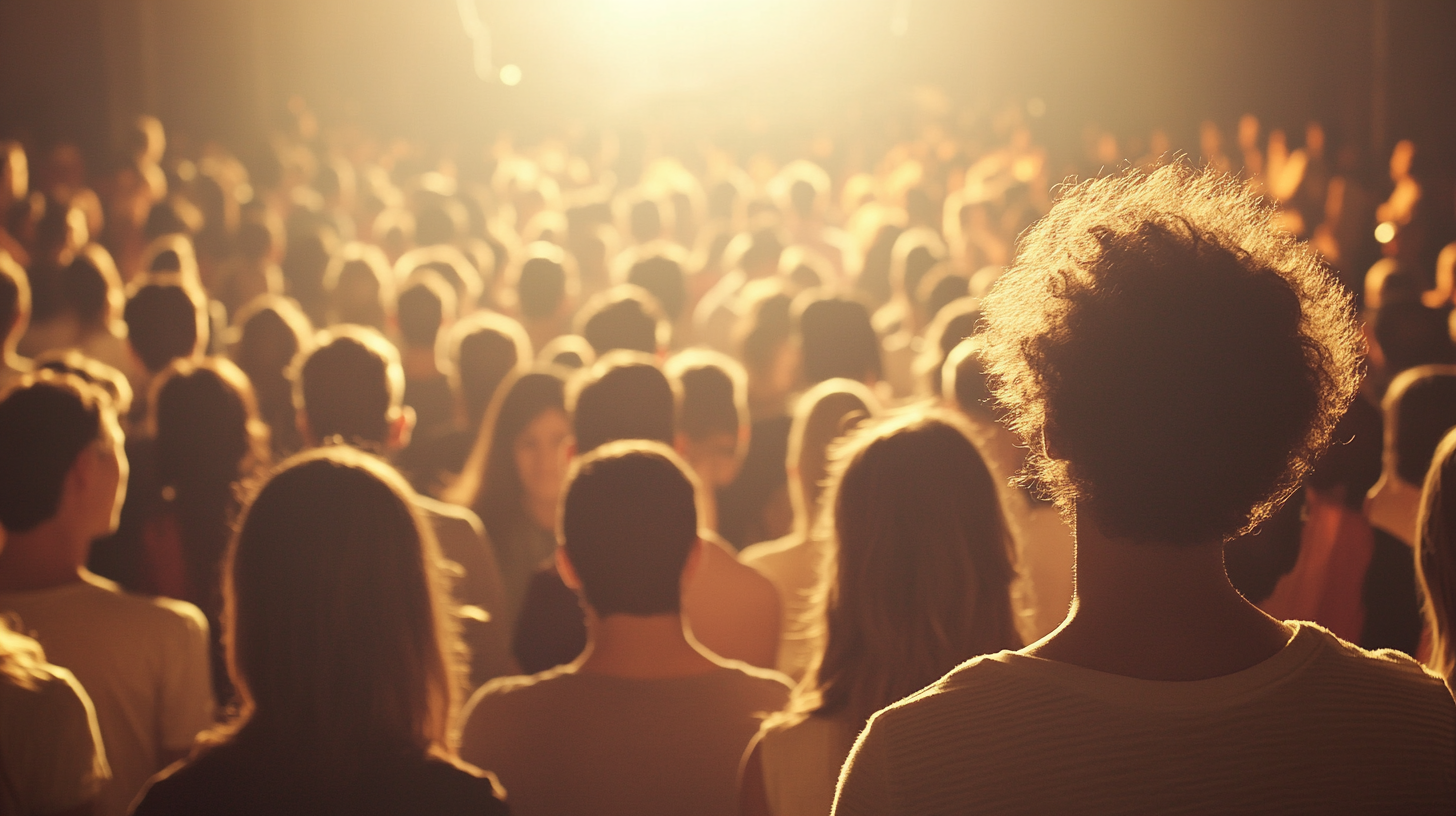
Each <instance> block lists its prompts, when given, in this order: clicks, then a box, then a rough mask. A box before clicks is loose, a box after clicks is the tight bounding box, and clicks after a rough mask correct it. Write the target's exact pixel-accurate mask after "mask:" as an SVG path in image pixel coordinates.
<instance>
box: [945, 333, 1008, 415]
mask: <svg viewBox="0 0 1456 816" xmlns="http://www.w3.org/2000/svg"><path fill="white" fill-rule="evenodd" d="M981 346H982V342H981V340H980V338H978V337H969V338H967V339H965V340H962V341H961V342H960V343H959V344H957V345H956V347H955V348H953V349H951V350H950V354H948V355H946V358H945V365H944V367H943V368H942V369H941V373H940V379H941V393H942V395H943V396H944V397H945V398H946V401H947V402H949V403H950V404H951V405H953V406H955V408H956V410H958V411H960V412H961V413H963V414H965V415H966V416H969V417H973V418H975V419H978V420H989V419H993V418H994V417H995V415H996V408H995V406H996V398H995V397H994V396H993V395H992V394H991V381H990V378H989V377H988V376H987V373H986V363H985V361H984V360H982V359H981Z"/></svg>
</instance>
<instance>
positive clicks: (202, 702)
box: [0, 574, 216, 816]
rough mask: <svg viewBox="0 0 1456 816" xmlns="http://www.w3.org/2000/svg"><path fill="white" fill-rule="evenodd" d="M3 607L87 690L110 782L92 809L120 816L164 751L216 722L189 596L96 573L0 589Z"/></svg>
mask: <svg viewBox="0 0 1456 816" xmlns="http://www.w3.org/2000/svg"><path fill="white" fill-rule="evenodd" d="M0 612H8V613H11V614H13V615H15V616H16V617H17V618H18V619H19V621H20V623H19V625H18V626H17V630H18V631H21V632H23V633H25V634H28V635H31V636H32V637H34V638H35V639H36V640H38V641H40V645H41V647H42V648H44V649H45V653H46V659H47V660H49V661H51V662H52V663H55V664H56V665H58V666H63V667H65V668H67V669H70V671H71V673H72V674H74V675H75V676H76V679H77V680H79V681H81V685H82V686H83V687H84V688H85V689H86V693H87V694H89V695H90V696H91V701H92V703H94V704H95V706H96V720H97V722H98V723H99V724H100V726H101V738H102V741H103V743H104V745H105V750H106V758H107V760H108V761H109V762H110V764H111V772H112V779H111V782H110V783H109V784H107V785H106V786H105V787H104V789H103V790H102V794H101V797H100V799H99V800H98V806H97V813H98V814H101V816H121V814H124V813H126V811H127V808H128V807H129V806H130V805H131V801H132V798H133V797H135V796H136V794H137V792H138V791H140V790H141V788H142V785H143V784H144V783H145V782H146V781H147V778H148V777H150V776H151V775H152V774H154V773H156V772H157V771H160V770H161V769H162V767H163V762H162V759H163V758H164V753H165V752H177V751H185V750H187V749H189V748H191V747H192V741H193V739H194V738H195V737H196V736H197V733H198V732H199V731H201V730H203V729H204V728H207V727H209V726H210V725H212V723H213V714H214V708H215V705H216V704H215V703H214V701H213V697H212V679H211V670H210V663H209V662H208V656H207V648H208V646H207V619H206V618H204V617H203V616H202V612H201V611H199V610H198V609H197V607H195V606H193V605H192V604H189V603H184V602H182V601H174V600H172V599H170V598H148V597H143V596H141V595H132V594H129V593H125V592H122V591H121V590H120V589H119V588H118V587H117V586H116V584H114V583H112V582H110V581H107V580H106V579H104V578H100V577H97V576H94V575H89V574H88V576H87V580H85V581H78V582H76V583H73V584H66V585H65V586H59V587H55V588H52V589H42V590H34V591H30V592H5V593H0Z"/></svg>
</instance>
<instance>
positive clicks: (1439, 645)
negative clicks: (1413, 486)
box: [1415, 431, 1456, 686]
mask: <svg viewBox="0 0 1456 816" xmlns="http://www.w3.org/2000/svg"><path fill="white" fill-rule="evenodd" d="M1453 463H1456V431H1453V432H1451V433H1448V434H1446V437H1445V438H1444V439H1442V440H1441V444H1440V445H1439V446H1438V447H1437V448H1436V456H1435V460H1434V461H1432V462H1431V469H1430V470H1429V471H1428V472H1427V473H1426V481H1425V488H1424V489H1423V490H1422V491H1421V509H1420V513H1419V515H1418V516H1417V525H1416V547H1415V549H1416V559H1415V561H1416V581H1417V587H1418V589H1419V591H1420V595H1421V599H1422V610H1421V611H1422V613H1423V617H1424V618H1425V626H1426V629H1425V633H1424V635H1423V637H1422V638H1421V651H1422V655H1421V661H1422V662H1423V663H1425V664H1426V666H1428V667H1429V668H1430V669H1431V671H1433V672H1436V673H1437V674H1439V675H1441V676H1442V677H1445V678H1446V685H1447V686H1453V685H1456V642H1453V640H1452V631H1451V624H1452V623H1453V622H1456V537H1453V533H1456V523H1453V522H1456V519H1453V518H1452V516H1453V511H1456V499H1452V498H1451V497H1450V496H1448V495H1446V494H1447V493H1449V492H1450V489H1451V487H1452V486H1453V485H1456V476H1453V475H1452V468H1453Z"/></svg>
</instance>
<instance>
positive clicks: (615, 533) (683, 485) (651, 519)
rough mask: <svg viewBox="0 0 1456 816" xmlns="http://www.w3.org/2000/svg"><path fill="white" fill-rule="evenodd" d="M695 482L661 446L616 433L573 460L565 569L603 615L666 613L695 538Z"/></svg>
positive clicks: (677, 605) (564, 523)
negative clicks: (620, 437) (619, 437)
mask: <svg viewBox="0 0 1456 816" xmlns="http://www.w3.org/2000/svg"><path fill="white" fill-rule="evenodd" d="M696 490H697V486H696V484H695V482H694V479H693V476H692V472H691V470H689V468H688V467H687V465H686V464H685V463H684V462H683V461H682V460H681V459H679V458H678V456H677V454H676V453H673V451H672V449H671V448H669V447H667V446H666V445H663V444H660V443H656V442H649V441H644V440H620V441H617V442H612V443H610V444H607V445H603V446H601V447H599V448H597V449H596V450H594V451H592V452H591V453H589V454H587V455H586V456H583V457H581V458H580V459H578V460H576V461H575V462H574V463H573V464H572V466H571V471H570V475H569V476H568V477H567V484H566V489H565V493H564V495H563V498H562V509H561V530H560V536H561V552H562V553H564V555H565V556H566V559H565V560H566V561H568V562H569V564H568V565H567V566H568V569H566V570H563V577H568V579H569V580H571V582H572V583H574V584H575V588H576V589H577V591H578V592H580V593H581V596H582V598H583V599H585V601H586V603H587V604H588V605H589V606H590V607H591V608H592V610H593V611H595V612H596V614H597V615H598V616H600V617H603V618H605V617H608V616H610V615H637V616H644V617H645V616H652V615H667V614H674V613H677V612H679V611H680V610H681V608H682V580H683V573H684V572H685V570H686V569H687V565H688V561H689V558H690V556H691V555H692V553H693V551H694V549H695V548H696V546H697V543H698V511H697V504H696Z"/></svg>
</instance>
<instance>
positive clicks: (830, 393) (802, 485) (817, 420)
mask: <svg viewBox="0 0 1456 816" xmlns="http://www.w3.org/2000/svg"><path fill="white" fill-rule="evenodd" d="M879 413H880V402H879V400H877V399H876V398H875V395H874V394H873V393H871V392H870V390H869V389H868V388H866V387H865V386H864V384H863V383H860V382H856V381H855V380H846V379H843V378H837V379H832V380H825V381H824V382H822V383H819V384H818V385H816V386H814V387H813V388H810V389H809V390H808V391H805V392H804V395H803V396H801V397H799V402H798V405H796V406H795V408H794V421H793V424H792V425H791V426H789V455H788V463H787V464H788V467H789V469H790V471H792V472H796V473H797V474H798V479H797V480H793V481H790V482H789V499H790V501H792V502H793V504H794V509H795V511H796V514H797V515H800V517H801V518H803V519H804V520H805V521H809V522H811V523H812V521H813V516H814V514H815V513H816V512H817V511H818V508H819V497H820V495H821V494H822V493H823V492H824V480H825V478H826V477H827V476H828V474H829V448H830V446H831V445H832V444H833V443H834V441H835V440H836V439H839V438H840V437H843V436H844V435H845V434H847V433H849V432H850V431H851V430H853V429H854V427H855V426H856V425H858V424H859V423H861V422H864V421H865V420H867V419H870V418H872V417H874V416H876V415H877V414H879Z"/></svg>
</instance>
